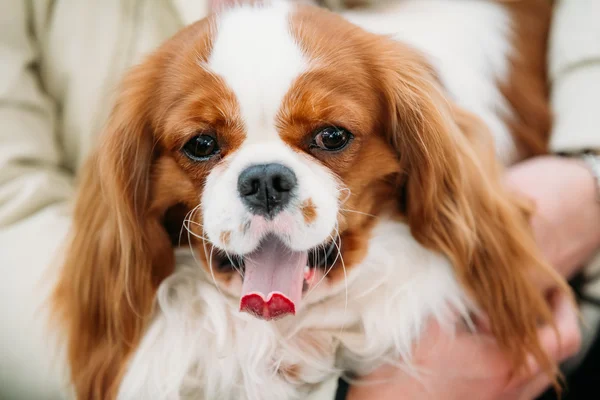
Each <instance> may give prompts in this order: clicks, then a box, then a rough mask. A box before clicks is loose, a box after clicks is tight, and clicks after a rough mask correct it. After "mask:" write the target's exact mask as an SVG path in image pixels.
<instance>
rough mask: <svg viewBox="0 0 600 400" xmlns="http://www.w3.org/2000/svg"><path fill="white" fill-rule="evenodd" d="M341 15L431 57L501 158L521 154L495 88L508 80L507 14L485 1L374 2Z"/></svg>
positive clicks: (506, 160) (453, 94) (508, 159)
mask: <svg viewBox="0 0 600 400" xmlns="http://www.w3.org/2000/svg"><path fill="white" fill-rule="evenodd" d="M376 3H377V4H374V5H372V6H371V8H370V9H369V10H368V11H365V10H361V11H357V12H346V13H343V15H344V16H345V17H346V18H347V19H348V20H350V21H351V22H353V23H355V24H356V25H358V26H360V27H362V28H364V29H366V30H368V31H371V32H374V33H379V34H386V35H391V36H393V37H394V38H395V39H397V40H400V41H402V42H405V43H408V44H410V45H412V46H414V47H415V48H417V49H419V50H420V51H422V52H424V53H425V54H426V55H428V56H429V60H430V62H431V63H432V64H433V65H434V66H435V67H436V69H437V71H438V72H439V74H440V78H441V79H442V81H443V83H444V85H445V87H446V89H447V90H448V92H449V93H450V95H451V97H452V99H453V100H454V101H455V102H456V103H457V104H458V105H460V106H462V107H464V108H465V109H466V110H469V111H471V112H473V113H475V114H476V115H478V116H479V117H480V118H482V119H483V121H484V122H485V123H486V124H487V125H488V127H489V128H490V129H491V131H492V133H493V135H494V138H495V142H496V148H497V154H498V156H499V157H500V159H501V160H502V161H503V162H504V163H507V164H510V163H512V162H514V161H516V160H517V159H518V158H519V154H518V153H517V149H516V145H515V143H514V140H513V137H512V135H511V133H510V131H509V127H508V126H507V124H506V122H505V120H506V119H507V117H508V118H510V117H511V116H512V109H511V107H510V105H509V104H508V102H507V101H506V99H505V97H504V96H503V95H502V93H501V92H500V89H499V83H502V82H506V81H507V79H508V78H509V76H508V74H509V66H508V56H509V55H510V51H511V42H510V40H511V37H510V34H511V18H510V15H509V14H508V10H507V9H506V8H505V7H504V6H502V5H501V4H498V2H495V1H487V0H400V1H399V0H393V1H391V2H388V1H377V2H376Z"/></svg>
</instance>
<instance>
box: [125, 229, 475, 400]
mask: <svg viewBox="0 0 600 400" xmlns="http://www.w3.org/2000/svg"><path fill="white" fill-rule="evenodd" d="M182 257H183V258H180V261H183V263H184V265H186V266H181V267H179V268H178V270H177V271H176V272H175V273H174V274H173V275H172V276H171V277H169V278H168V279H166V280H165V281H164V282H163V283H162V284H161V286H160V289H159V294H158V310H157V314H156V318H155V319H154V321H153V323H152V325H151V326H150V328H149V330H148V332H147V333H146V335H145V336H144V338H143V341H142V343H141V345H140V346H139V348H138V349H137V351H136V353H135V356H134V358H133V359H132V361H131V364H130V366H129V368H128V372H127V374H126V375H125V377H124V380H123V382H122V385H121V390H120V393H119V398H120V399H124V400H128V399H157V398H160V399H178V398H187V397H188V396H189V397H193V398H196V399H198V398H202V399H239V400H243V399H278V400H285V399H303V398H306V395H307V394H308V393H309V392H310V391H311V390H312V389H314V388H315V387H316V386H318V384H320V383H322V382H324V381H326V380H327V379H330V378H332V377H335V376H337V374H339V373H340V371H342V370H348V371H356V372H364V371H368V370H370V369H372V368H373V367H374V366H376V365H379V364H380V363H382V362H384V361H386V360H389V361H392V360H394V361H397V360H398V359H401V358H402V359H403V360H404V361H409V360H410V355H411V346H412V345H413V343H414V341H415V339H416V338H417V337H418V336H419V334H420V332H421V329H422V324H423V322H424V321H425V318H426V316H434V317H436V318H438V319H439V320H440V321H441V322H442V323H444V322H445V318H446V317H447V316H448V315H449V314H450V307H452V308H453V309H455V310H457V311H458V312H459V313H460V314H463V315H465V316H466V314H467V309H468V302H467V300H466V299H465V298H464V297H463V293H462V290H461V289H460V287H459V286H458V284H457V283H456V280H455V278H454V276H453V272H452V268H451V266H450V265H449V263H448V262H447V261H446V260H445V259H444V258H443V257H441V256H439V255H437V254H435V253H433V252H431V251H429V250H427V249H425V248H423V247H422V246H421V245H420V244H418V243H417V242H416V241H415V240H414V239H413V237H412V235H411V234H410V231H409V229H408V227H407V226H406V225H404V224H401V223H397V222H391V220H389V219H388V218H382V219H381V222H380V223H379V224H378V226H377V227H376V228H375V229H374V233H373V237H372V239H371V241H370V246H369V251H368V254H367V256H366V258H365V260H364V261H363V262H362V264H361V265H359V266H356V267H355V268H353V269H352V270H353V271H354V272H353V274H351V276H349V277H348V282H347V284H348V286H347V289H348V303H347V304H346V301H345V298H346V297H345V295H343V294H342V292H343V291H344V288H343V287H342V288H338V289H337V290H338V293H337V294H338V295H335V292H334V293H332V294H334V295H333V296H331V297H329V298H327V299H326V300H323V301H321V302H318V303H313V304H311V305H309V306H308V307H306V308H305V309H303V310H301V311H300V312H299V314H298V315H297V316H295V317H289V318H285V319H283V320H280V321H278V322H275V323H273V322H265V321H261V320H257V319H256V318H254V317H252V316H250V315H248V314H245V313H240V312H239V311H238V308H237V307H238V300H237V299H235V298H233V297H232V298H229V297H224V296H223V295H222V294H221V293H220V292H219V291H218V290H217V289H216V288H215V286H214V284H213V283H212V281H211V277H210V276H209V275H207V274H206V273H205V272H203V271H204V270H203V269H202V268H199V267H198V266H196V265H194V264H193V260H192V259H191V258H190V257H189V256H188V255H182ZM340 345H341V348H342V349H343V352H342V353H340V356H339V357H337V358H336V356H335V355H336V349H337V348H338V346H340ZM291 364H299V366H300V370H299V372H300V374H299V376H300V378H301V379H302V380H301V381H300V382H293V381H288V380H287V379H286V378H285V377H284V375H282V374H281V373H280V372H279V371H278V369H279V367H280V366H286V365H291ZM430 378H431V379H435V377H434V376H430ZM194 396H195V397H194Z"/></svg>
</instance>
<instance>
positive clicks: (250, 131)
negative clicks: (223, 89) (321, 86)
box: [208, 2, 306, 142]
mask: <svg viewBox="0 0 600 400" xmlns="http://www.w3.org/2000/svg"><path fill="white" fill-rule="evenodd" d="M290 10H291V6H289V5H287V4H285V3H278V2H277V3H275V4H273V5H270V6H242V7H237V8H234V9H232V10H229V11H227V12H226V13H224V14H223V15H222V16H221V18H220V20H219V21H218V31H217V32H218V33H217V36H216V38H215V41H214V44H213V49H212V54H211V56H210V58H209V61H208V66H209V68H210V69H211V70H212V71H213V72H215V73H216V74H218V75H220V76H221V77H222V78H223V79H224V80H225V82H226V83H227V85H228V86H229V87H230V88H231V90H232V91H233V93H234V94H235V96H236V97H237V101H238V103H239V105H240V111H241V117H242V119H243V121H244V124H245V126H246V135H247V139H246V141H247V142H260V141H264V140H273V139H275V138H277V131H276V129H275V117H276V115H277V112H278V111H279V109H280V107H281V103H282V100H283V98H284V96H285V94H286V93H287V92H288V90H289V89H290V87H291V85H292V82H293V81H294V80H295V79H296V78H297V77H298V75H300V74H301V73H302V71H304V70H305V66H306V62H305V60H304V56H303V54H302V52H301V50H300V48H299V46H298V44H297V43H296V42H295V40H294V38H293V37H292V34H291V32H290V19H289V15H290Z"/></svg>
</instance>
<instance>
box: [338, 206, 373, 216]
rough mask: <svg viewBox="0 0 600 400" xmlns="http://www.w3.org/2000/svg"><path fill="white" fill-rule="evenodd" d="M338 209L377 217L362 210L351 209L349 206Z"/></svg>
mask: <svg viewBox="0 0 600 400" xmlns="http://www.w3.org/2000/svg"><path fill="white" fill-rule="evenodd" d="M340 211H342V212H349V213H355V214H360V215H366V216H367V217H373V218H377V216H376V215H373V214H369V213H366V212H362V211H357V210H351V209H349V208H340Z"/></svg>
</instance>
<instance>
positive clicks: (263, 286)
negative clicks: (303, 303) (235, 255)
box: [240, 236, 308, 320]
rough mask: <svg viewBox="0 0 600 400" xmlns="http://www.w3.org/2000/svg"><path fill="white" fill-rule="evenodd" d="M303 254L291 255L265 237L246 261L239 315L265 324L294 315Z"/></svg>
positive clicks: (276, 242)
mask: <svg viewBox="0 0 600 400" xmlns="http://www.w3.org/2000/svg"><path fill="white" fill-rule="evenodd" d="M307 261H308V254H307V252H306V251H301V252H298V251H292V250H290V249H289V248H288V247H286V246H285V245H284V244H283V243H282V242H281V241H280V240H279V239H278V238H276V237H275V236H269V237H267V238H266V239H265V240H264V241H263V242H262V243H261V245H260V247H259V248H258V249H257V250H255V251H254V252H253V253H252V254H249V255H248V256H247V257H246V260H245V267H246V272H245V273H244V283H243V285H242V298H241V299H240V311H245V312H247V313H250V314H252V315H254V316H256V317H258V318H262V319H265V320H270V319H276V318H280V317H284V316H286V315H287V314H295V313H296V306H297V304H299V302H300V299H301V298H302V286H303V284H304V267H306V263H307Z"/></svg>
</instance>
